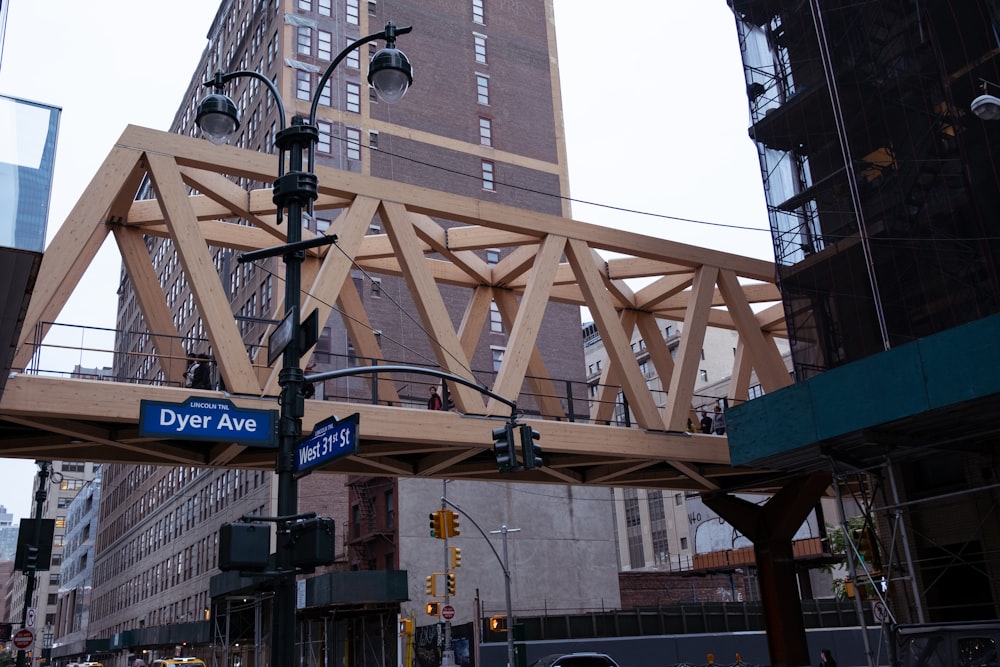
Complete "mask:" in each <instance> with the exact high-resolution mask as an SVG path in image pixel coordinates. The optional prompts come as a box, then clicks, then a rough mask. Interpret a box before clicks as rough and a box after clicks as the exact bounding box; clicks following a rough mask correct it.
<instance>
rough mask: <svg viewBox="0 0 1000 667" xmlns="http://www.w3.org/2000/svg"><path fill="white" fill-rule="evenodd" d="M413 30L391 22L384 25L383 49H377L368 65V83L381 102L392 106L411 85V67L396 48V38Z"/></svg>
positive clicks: (404, 55)
mask: <svg viewBox="0 0 1000 667" xmlns="http://www.w3.org/2000/svg"><path fill="white" fill-rule="evenodd" d="M411 30H413V28H412V27H411V26H407V27H405V28H397V27H396V26H395V25H394V24H393V22H392V21H389V22H388V23H386V24H385V30H384V31H383V32H382V34H383V35H385V48H382V49H379V50H378V52H377V53H376V54H375V55H374V56H372V61H371V62H370V63H369V64H368V83H370V84H371V85H372V87H373V88H375V92H376V93H378V96H379V97H381V98H382V99H383V100H385V101H386V102H388V103H389V104H392V103H393V102H397V101H399V99H400V98H401V97H403V95H405V94H406V91H407V89H408V88H409V87H410V84H411V83H413V67H412V66H411V65H410V60H409V58H407V57H406V54H405V53H403V52H402V51H400V50H399V49H397V48H396V36H397V35H405V34H406V33H408V32H410V31H411Z"/></svg>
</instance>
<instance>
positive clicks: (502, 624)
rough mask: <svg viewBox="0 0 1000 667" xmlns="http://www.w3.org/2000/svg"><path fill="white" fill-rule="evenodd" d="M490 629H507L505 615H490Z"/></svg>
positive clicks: (503, 630)
mask: <svg viewBox="0 0 1000 667" xmlns="http://www.w3.org/2000/svg"><path fill="white" fill-rule="evenodd" d="M490 630H492V631H493V632H506V631H507V617H506V616H490Z"/></svg>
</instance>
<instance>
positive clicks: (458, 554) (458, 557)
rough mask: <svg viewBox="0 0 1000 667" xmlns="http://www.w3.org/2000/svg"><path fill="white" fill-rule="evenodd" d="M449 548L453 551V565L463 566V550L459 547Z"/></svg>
mask: <svg viewBox="0 0 1000 667" xmlns="http://www.w3.org/2000/svg"><path fill="white" fill-rule="evenodd" d="M448 550H449V551H451V567H452V568H453V569H454V568H456V567H462V550H461V549H459V548H458V547H448Z"/></svg>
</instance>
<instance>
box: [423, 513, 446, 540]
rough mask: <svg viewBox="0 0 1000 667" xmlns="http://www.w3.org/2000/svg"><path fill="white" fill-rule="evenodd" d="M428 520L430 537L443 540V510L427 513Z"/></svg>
mask: <svg viewBox="0 0 1000 667" xmlns="http://www.w3.org/2000/svg"><path fill="white" fill-rule="evenodd" d="M427 518H428V519H429V520H430V528H431V537H436V538H437V539H439V540H443V539H444V538H445V537H446V535H445V520H444V510H435V511H434V512H431V513H430V514H428V515H427Z"/></svg>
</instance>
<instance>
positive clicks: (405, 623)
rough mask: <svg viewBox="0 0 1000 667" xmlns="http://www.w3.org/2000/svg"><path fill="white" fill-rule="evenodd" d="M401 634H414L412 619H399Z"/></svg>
mask: <svg viewBox="0 0 1000 667" xmlns="http://www.w3.org/2000/svg"><path fill="white" fill-rule="evenodd" d="M399 634H400V636H405V635H412V634H413V619H412V618H401V619H399Z"/></svg>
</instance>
